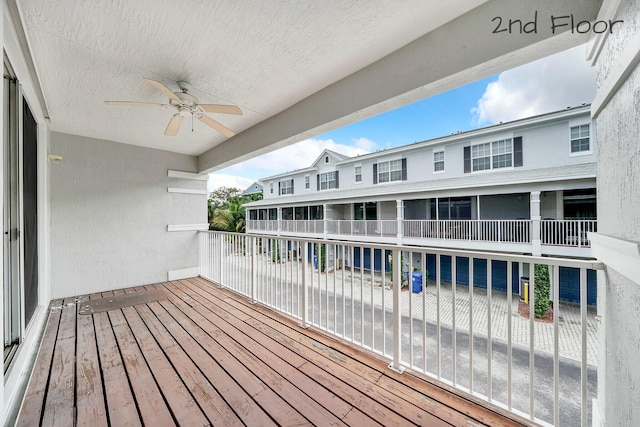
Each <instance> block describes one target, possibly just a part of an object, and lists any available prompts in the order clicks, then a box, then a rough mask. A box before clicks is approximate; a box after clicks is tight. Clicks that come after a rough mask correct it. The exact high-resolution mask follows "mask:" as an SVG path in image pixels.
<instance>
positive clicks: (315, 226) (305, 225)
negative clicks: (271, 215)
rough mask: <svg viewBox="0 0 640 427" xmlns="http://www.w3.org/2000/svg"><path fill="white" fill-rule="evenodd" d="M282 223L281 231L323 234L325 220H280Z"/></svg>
mask: <svg viewBox="0 0 640 427" xmlns="http://www.w3.org/2000/svg"><path fill="white" fill-rule="evenodd" d="M280 224H281V226H280V231H281V232H290V233H313V234H322V233H323V232H324V221H322V220H309V221H307V220H304V221H302V220H283V221H280Z"/></svg>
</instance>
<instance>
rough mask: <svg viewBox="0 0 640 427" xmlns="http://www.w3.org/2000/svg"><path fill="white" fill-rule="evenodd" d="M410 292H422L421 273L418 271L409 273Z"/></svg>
mask: <svg viewBox="0 0 640 427" xmlns="http://www.w3.org/2000/svg"><path fill="white" fill-rule="evenodd" d="M411 292H413V293H414V294H417V293H420V292H422V273H421V272H419V271H418V272H415V273H413V274H412V275H411Z"/></svg>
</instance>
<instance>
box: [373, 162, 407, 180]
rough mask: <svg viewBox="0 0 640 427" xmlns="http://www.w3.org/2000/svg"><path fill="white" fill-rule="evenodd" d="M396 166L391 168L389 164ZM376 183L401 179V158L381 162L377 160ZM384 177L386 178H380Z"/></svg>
mask: <svg viewBox="0 0 640 427" xmlns="http://www.w3.org/2000/svg"><path fill="white" fill-rule="evenodd" d="M392 164H393V165H394V166H396V165H397V169H396V168H394V169H392V168H391V165H392ZM377 173H378V181H377V183H378V184H384V183H387V182H396V181H402V180H403V179H402V159H395V160H385V161H383V162H378V171H377ZM392 174H393V175H392ZM383 176H384V177H385V178H386V179H382V177H383ZM392 176H394V177H396V179H391V178H392Z"/></svg>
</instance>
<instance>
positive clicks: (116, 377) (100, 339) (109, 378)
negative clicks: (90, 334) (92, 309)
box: [92, 313, 142, 426]
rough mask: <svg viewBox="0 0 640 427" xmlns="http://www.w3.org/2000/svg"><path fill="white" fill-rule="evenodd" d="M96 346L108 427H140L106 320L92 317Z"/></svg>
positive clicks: (95, 315) (126, 378)
mask: <svg viewBox="0 0 640 427" xmlns="http://www.w3.org/2000/svg"><path fill="white" fill-rule="evenodd" d="M92 317H93V322H94V326H95V330H96V342H97V344H98V354H99V356H100V365H101V368H102V380H103V382H104V391H105V397H106V400H107V410H108V413H109V421H110V422H111V425H112V426H124V425H126V426H141V425H142V423H141V421H140V416H139V414H138V409H137V406H136V401H135V399H134V398H133V393H132V391H131V387H130V385H129V378H128V377H127V372H126V370H125V368H124V363H123V362H122V357H121V356H120V350H119V349H118V344H117V343H116V339H115V336H114V335H113V330H112V329H111V323H110V322H109V316H108V314H107V313H98V314H94V315H93V316H92Z"/></svg>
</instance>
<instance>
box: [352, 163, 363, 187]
mask: <svg viewBox="0 0 640 427" xmlns="http://www.w3.org/2000/svg"><path fill="white" fill-rule="evenodd" d="M353 179H354V182H355V183H356V184H360V183H361V182H362V165H357V166H354V167H353Z"/></svg>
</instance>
